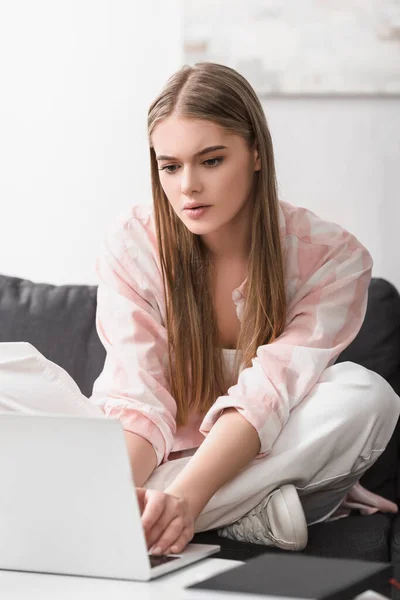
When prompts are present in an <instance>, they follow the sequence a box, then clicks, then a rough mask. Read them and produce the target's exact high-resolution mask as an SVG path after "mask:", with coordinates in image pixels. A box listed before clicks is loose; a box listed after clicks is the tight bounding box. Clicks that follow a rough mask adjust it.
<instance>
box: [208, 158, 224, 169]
mask: <svg viewBox="0 0 400 600" xmlns="http://www.w3.org/2000/svg"><path fill="white" fill-rule="evenodd" d="M223 160H224V159H223V158H222V156H221V157H219V158H209V159H208V160H205V161H204V163H203V164H204V165H205V164H206V163H210V162H215V161H218V162H217V164H214V165H210V164H208V165H207V166H208V167H217V166H218V165H219V164H221V163H222V161H223Z"/></svg>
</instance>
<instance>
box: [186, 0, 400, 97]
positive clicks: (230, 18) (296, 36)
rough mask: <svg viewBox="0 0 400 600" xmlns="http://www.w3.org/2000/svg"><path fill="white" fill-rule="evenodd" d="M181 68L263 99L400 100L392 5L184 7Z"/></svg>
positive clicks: (316, 2)
mask: <svg viewBox="0 0 400 600" xmlns="http://www.w3.org/2000/svg"><path fill="white" fill-rule="evenodd" d="M183 11H184V15H183V23H184V35H183V39H184V62H185V63H187V64H194V63H195V62H200V61H211V62H219V63H223V64H226V65H228V66H230V67H232V68H234V69H236V70H237V71H239V72H240V73H241V74H242V75H243V76H244V77H246V78H247V79H248V80H249V81H250V83H251V84H252V86H253V87H254V89H255V90H256V92H257V94H258V95H259V96H260V97H262V96H270V95H278V96H280V95H284V96H303V95H304V96H308V95H311V96H320V95H330V96H332V95H350V96H351V95H367V96H368V95H371V96H380V95H383V96H397V95H400V59H399V52H400V2H399V0H201V1H200V0H185V1H184V2H183Z"/></svg>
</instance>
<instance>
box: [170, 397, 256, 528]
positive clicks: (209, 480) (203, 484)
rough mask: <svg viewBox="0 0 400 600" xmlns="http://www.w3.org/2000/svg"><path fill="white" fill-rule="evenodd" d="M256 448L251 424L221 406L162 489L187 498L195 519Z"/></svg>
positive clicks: (243, 465)
mask: <svg viewBox="0 0 400 600" xmlns="http://www.w3.org/2000/svg"><path fill="white" fill-rule="evenodd" d="M259 451H260V439H259V436H258V433H257V431H256V430H255V429H254V427H253V426H252V425H250V423H249V422H248V421H247V420H246V419H245V418H244V417H242V415H241V414H240V413H239V412H238V411H237V410H236V409H235V408H229V409H225V410H224V412H223V413H222V415H221V416H220V417H219V419H218V420H217V422H216V423H215V424H214V426H213V427H212V429H211V431H210V432H209V434H208V435H207V437H206V439H205V440H204V442H203V443H202V445H201V446H200V447H199V449H198V450H197V451H196V453H195V454H194V455H193V456H192V458H191V459H190V461H189V462H188V464H187V465H186V466H185V467H184V468H183V469H182V471H181V472H180V473H179V475H178V476H177V477H176V478H175V480H174V481H173V482H172V484H171V485H169V486H168V488H167V489H166V490H165V492H167V493H169V494H172V495H174V496H179V497H184V498H186V499H187V500H188V502H189V505H190V507H191V509H192V513H193V516H194V518H195V519H196V518H197V517H198V515H199V514H200V513H201V511H202V510H203V508H204V507H205V505H206V504H207V502H208V501H209V500H210V498H212V496H213V495H214V494H215V492H216V491H217V490H219V488H220V487H222V486H223V485H224V484H225V483H227V482H228V481H230V480H231V479H233V478H234V477H235V475H237V474H238V473H239V471H240V470H241V469H243V467H245V466H246V465H247V464H248V463H249V462H250V461H251V460H252V459H253V458H254V457H255V456H256V455H257V454H258V452H259Z"/></svg>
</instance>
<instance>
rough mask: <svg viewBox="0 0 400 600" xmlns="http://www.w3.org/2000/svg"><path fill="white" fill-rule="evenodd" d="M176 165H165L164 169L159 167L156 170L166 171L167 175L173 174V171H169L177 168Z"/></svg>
mask: <svg viewBox="0 0 400 600" xmlns="http://www.w3.org/2000/svg"><path fill="white" fill-rule="evenodd" d="M177 166H178V165H165V167H161V169H158V170H159V171H166V172H167V173H175V171H169V169H171V168H174V167H177Z"/></svg>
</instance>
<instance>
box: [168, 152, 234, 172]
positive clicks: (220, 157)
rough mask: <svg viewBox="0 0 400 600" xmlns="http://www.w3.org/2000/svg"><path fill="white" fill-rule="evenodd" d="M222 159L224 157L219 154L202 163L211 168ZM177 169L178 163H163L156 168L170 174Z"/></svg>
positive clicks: (216, 165)
mask: <svg viewBox="0 0 400 600" xmlns="http://www.w3.org/2000/svg"><path fill="white" fill-rule="evenodd" d="M223 160H224V159H223V157H222V156H219V157H218V158H209V159H207V160H205V161H204V162H203V165H206V166H207V167H210V168H211V169H212V168H214V167H218V165H219V164H221V163H222V161H223ZM210 163H214V164H210ZM172 169H173V170H172ZM178 169H179V165H165V166H164V167H161V169H158V170H159V171H165V172H166V173H170V174H172V173H176V171H177V170H178Z"/></svg>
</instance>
